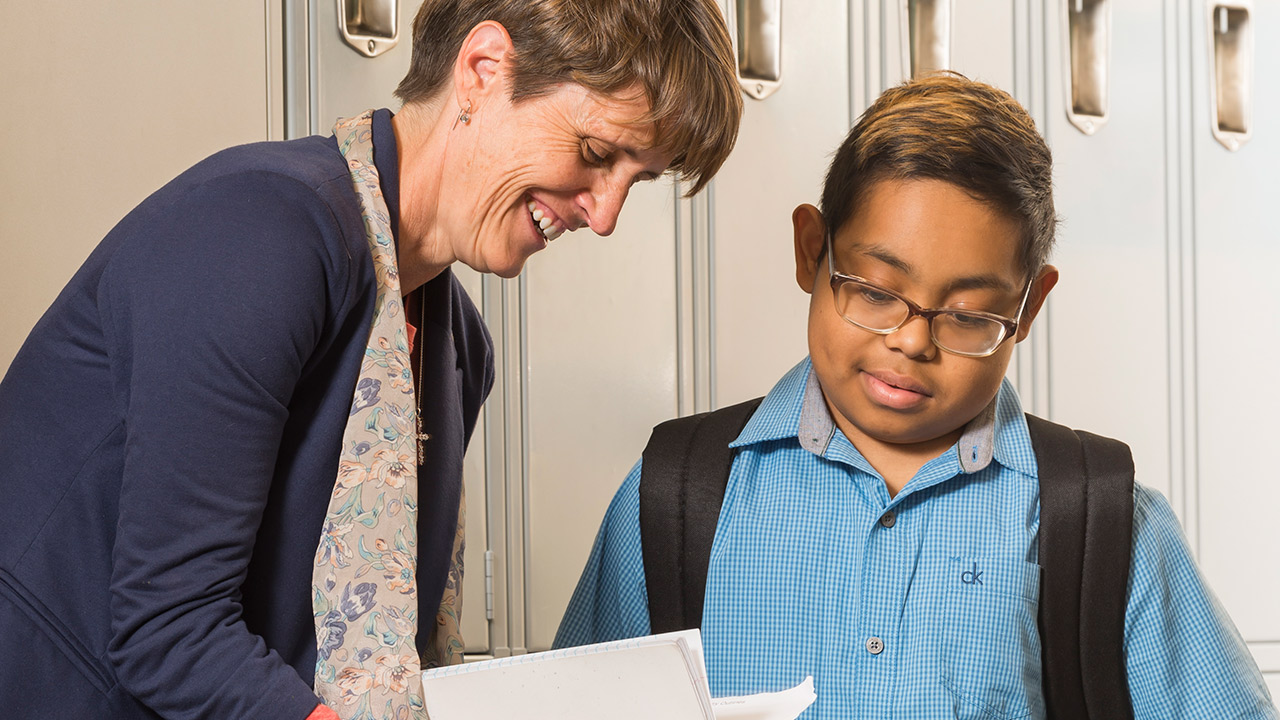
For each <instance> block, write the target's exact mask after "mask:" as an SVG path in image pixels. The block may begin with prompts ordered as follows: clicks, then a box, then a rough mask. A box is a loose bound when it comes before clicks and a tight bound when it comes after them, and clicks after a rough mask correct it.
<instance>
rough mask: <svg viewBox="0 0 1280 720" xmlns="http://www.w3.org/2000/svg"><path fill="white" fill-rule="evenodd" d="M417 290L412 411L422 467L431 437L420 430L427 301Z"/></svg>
mask: <svg viewBox="0 0 1280 720" xmlns="http://www.w3.org/2000/svg"><path fill="white" fill-rule="evenodd" d="M418 290H419V292H418V382H417V386H416V387H417V388H418V398H417V399H418V402H417V407H416V408H414V409H415V410H416V412H415V413H414V429H415V430H416V432H415V433H414V436H413V437H414V440H415V441H416V443H417V446H418V467H422V464H423V463H424V462H426V456H427V450H426V443H427V441H428V440H430V439H431V435H430V434H428V433H424V432H422V396H423V395H424V394H426V393H425V391H424V389H423V387H422V385H423V372H424V368H425V367H426V359H427V335H426V332H427V303H426V300H425V299H424V298H423V297H422V296H423V295H424V294H425V293H423V292H422V289H421V288H419V289H418Z"/></svg>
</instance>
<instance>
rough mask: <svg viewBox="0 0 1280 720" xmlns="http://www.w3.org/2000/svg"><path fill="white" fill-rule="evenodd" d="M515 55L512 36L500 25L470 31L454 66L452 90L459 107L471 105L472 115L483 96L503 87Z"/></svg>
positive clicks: (485, 24) (486, 23)
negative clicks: (509, 61)
mask: <svg viewBox="0 0 1280 720" xmlns="http://www.w3.org/2000/svg"><path fill="white" fill-rule="evenodd" d="M514 52H515V46H514V45H513V44H512V42H511V36H510V35H509V34H507V29H506V28H504V27H503V26H502V25H501V24H500V23H497V22H495V21H493V20H486V21H484V22H482V23H480V24H479V25H476V26H475V27H474V28H471V33H470V34H469V35H467V39H466V40H463V41H462V47H461V48H460V49H459V50H458V59H457V60H456V61H454V66H453V90H454V92H455V93H457V97H458V102H459V106H460V107H461V106H465V105H466V104H467V103H468V102H472V103H474V105H473V106H472V108H471V109H472V111H473V112H474V111H475V110H477V109H479V106H480V105H481V103H482V102H483V99H484V96H486V95H488V94H491V93H493V92H495V91H497V90H498V89H499V88H500V87H501V86H502V84H503V81H504V79H505V75H506V73H507V70H508V68H507V64H508V60H509V59H510V58H511V56H512V53H514ZM446 114H448V113H446Z"/></svg>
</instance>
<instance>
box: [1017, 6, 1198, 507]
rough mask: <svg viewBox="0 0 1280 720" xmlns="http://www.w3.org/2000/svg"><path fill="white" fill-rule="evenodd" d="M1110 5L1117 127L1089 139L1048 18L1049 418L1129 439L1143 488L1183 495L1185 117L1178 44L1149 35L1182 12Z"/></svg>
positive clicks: (1057, 22)
mask: <svg viewBox="0 0 1280 720" xmlns="http://www.w3.org/2000/svg"><path fill="white" fill-rule="evenodd" d="M1110 5H1111V12H1112V42H1111V43H1110V47H1109V52H1110V57H1109V58H1108V59H1107V60H1106V61H1105V62H1106V64H1107V70H1108V73H1109V82H1110V89H1109V98H1110V102H1109V107H1108V112H1109V116H1108V119H1107V121H1106V123H1105V125H1102V127H1101V128H1100V129H1098V130H1097V131H1096V133H1095V134H1093V135H1085V134H1084V133H1083V132H1081V131H1080V130H1078V129H1077V128H1076V127H1074V126H1072V124H1071V123H1070V122H1069V121H1068V118H1067V110H1068V107H1067V103H1068V102H1069V97H1070V92H1071V87H1070V83H1071V79H1070V74H1069V67H1070V66H1069V63H1070V50H1069V49H1068V47H1064V44H1063V38H1064V36H1065V35H1066V34H1067V30H1066V28H1064V22H1065V20H1064V18H1063V12H1062V9H1061V5H1059V4H1058V3H1050V6H1051V9H1050V10H1049V11H1047V12H1046V13H1045V30H1046V32H1045V35H1044V37H1045V38H1046V43H1045V57H1046V63H1045V68H1046V72H1045V77H1044V87H1045V92H1046V95H1045V103H1046V106H1047V113H1046V116H1045V120H1044V126H1043V128H1042V129H1043V132H1044V134H1045V136H1046V138H1047V139H1048V141H1049V144H1050V146H1051V147H1052V149H1053V159H1054V180H1055V183H1056V187H1055V188H1054V190H1055V193H1054V196H1055V199H1056V201H1057V209H1058V214H1059V216H1060V217H1061V218H1062V224H1061V226H1060V227H1059V236H1058V247H1057V250H1056V251H1055V253H1054V262H1055V264H1057V266H1058V267H1059V269H1060V270H1061V272H1062V279H1061V281H1060V282H1059V283H1058V287H1057V289H1055V290H1054V292H1053V295H1052V296H1051V297H1050V299H1049V307H1048V310H1047V313H1048V315H1047V319H1048V321H1049V322H1048V331H1049V340H1050V342H1049V344H1050V348H1051V353H1050V356H1049V360H1048V363H1049V371H1050V377H1051V382H1050V392H1049V398H1048V404H1047V407H1042V408H1041V409H1043V410H1047V411H1048V414H1049V417H1050V418H1051V419H1053V420H1056V421H1058V422H1061V423H1065V424H1067V425H1070V426H1072V427H1079V428H1085V429H1088V430H1091V431H1093V432H1097V433H1101V434H1103V435H1108V436H1111V437H1115V438H1120V439H1122V440H1124V441H1125V442H1126V443H1128V444H1129V445H1130V447H1132V448H1133V455H1134V463H1135V465H1136V467H1137V477H1138V480H1139V481H1141V482H1143V483H1144V484H1147V485H1150V486H1152V487H1154V488H1156V489H1158V490H1160V491H1161V492H1162V493H1164V494H1165V495H1166V496H1171V495H1174V496H1177V495H1179V494H1180V493H1181V490H1182V488H1181V485H1180V481H1181V478H1178V479H1177V480H1176V481H1175V480H1174V479H1173V473H1172V468H1171V467H1170V453H1171V449H1172V447H1173V439H1172V438H1171V437H1170V435H1171V433H1172V432H1174V430H1175V425H1174V424H1172V423H1171V408H1170V399H1169V398H1170V385H1171V377H1170V363H1169V362H1167V358H1169V357H1170V355H1171V354H1176V353H1179V352H1180V351H1179V349H1178V348H1177V346H1176V342H1177V337H1176V336H1174V335H1172V334H1171V332H1172V328H1173V327H1175V323H1177V322H1178V318H1177V305H1176V303H1172V302H1170V298H1171V293H1173V294H1174V295H1176V294H1177V293H1178V292H1179V290H1178V288H1176V287H1173V286H1171V285H1170V269H1169V266H1168V264H1167V259H1168V258H1169V257H1170V253H1173V252H1176V243H1177V242H1178V224H1177V222H1178V218H1177V214H1176V212H1175V213H1173V214H1172V217H1171V214H1170V207H1171V206H1172V203H1171V202H1170V199H1169V197H1168V196H1167V192H1168V190H1169V187H1170V186H1169V185H1168V184H1167V182H1166V178H1168V177H1169V176H1170V173H1171V172H1172V173H1176V172H1177V167H1176V164H1171V162H1170V159H1169V153H1170V151H1171V149H1172V146H1171V145H1170V142H1171V138H1170V136H1169V135H1168V130H1169V128H1168V127H1167V126H1166V123H1165V117H1166V114H1169V115H1170V116H1173V117H1176V114H1177V111H1178V110H1177V104H1176V103H1177V95H1176V93H1171V92H1169V90H1168V88H1166V85H1165V82H1164V79H1165V75H1164V67H1165V62H1166V52H1167V51H1171V50H1172V47H1171V45H1172V43H1173V42H1174V40H1175V38H1173V37H1172V36H1170V35H1168V34H1167V33H1166V32H1165V31H1164V30H1160V31H1153V28H1162V24H1161V20H1163V19H1168V20H1172V19H1173V18H1172V14H1173V13H1174V8H1173V6H1172V5H1171V4H1169V3H1166V2H1162V0H1140V1H1132V2H1111V3H1110ZM1164 27H1165V28H1168V27H1170V26H1169V25H1165V26H1164ZM1077 82H1081V81H1080V80H1078V81H1077ZM1178 442H1179V443H1180V442H1181V437H1180V436H1179V437H1178ZM1175 482H1176V483H1177V484H1178V486H1177V487H1175V486H1174V485H1175Z"/></svg>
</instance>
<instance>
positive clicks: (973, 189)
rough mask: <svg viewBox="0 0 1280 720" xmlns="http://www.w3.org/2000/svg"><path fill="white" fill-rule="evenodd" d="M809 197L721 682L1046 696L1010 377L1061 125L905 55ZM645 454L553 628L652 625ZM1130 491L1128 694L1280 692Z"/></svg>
mask: <svg viewBox="0 0 1280 720" xmlns="http://www.w3.org/2000/svg"><path fill="white" fill-rule="evenodd" d="M792 222H793V225H794V231H795V253H796V280H797V282H798V283H799V284H800V287H801V288H802V289H803V290H805V292H807V293H809V294H810V295H811V300H810V306H809V321H808V322H809V353H810V357H809V358H808V359H806V360H804V361H803V362H801V363H800V364H799V365H798V366H796V367H795V368H794V369H793V370H791V371H790V372H789V373H788V374H787V375H786V376H784V377H783V378H782V380H781V381H780V382H779V383H778V384H777V385H776V386H775V387H774V388H773V390H772V391H771V392H770V393H769V394H768V396H767V397H766V398H765V399H764V400H763V402H762V404H761V405H760V407H759V409H758V410H757V411H756V412H755V413H754V415H753V416H752V417H751V419H750V420H749V421H748V422H747V424H746V426H745V428H744V429H743V430H742V432H741V434H740V435H738V437H737V439H736V440H735V441H734V442H733V443H731V444H730V447H731V448H733V451H734V456H733V461H732V462H733V464H732V466H731V470H730V473H729V479H728V485H727V487H726V489H725V493H724V498H723V502H722V504H721V506H720V508H721V509H720V515H719V522H718V524H717V526H716V530H715V539H714V543H713V545H712V546H711V555H710V565H709V567H708V572H707V582H706V597H705V601H704V603H703V614H702V623H701V628H702V637H703V643H704V645H705V652H706V658H707V669H708V673H709V679H710V683H711V690H712V693H713V695H715V696H725V695H738V694H747V693H753V692H762V691H768V690H778V689H782V688H784V687H790V686H792V685H795V684H796V683H798V682H799V681H801V680H802V679H803V678H804V677H805V676H806V675H813V676H814V679H815V683H816V690H817V695H818V700H817V702H816V703H815V704H814V706H812V708H811V709H810V710H809V711H807V713H806V715H805V717H807V718H824V719H825V718H854V717H858V718H863V717H865V718H883V717H904V718H907V717H909V718H917V717H919V718H926V717H927V718H937V717H963V718H971V717H972V718H978V717H981V718H1022V717H1044V716H1045V713H1046V705H1045V698H1044V693H1043V690H1042V667H1041V640H1040V637H1039V633H1038V630H1037V609H1038V607H1039V600H1040V598H1039V593H1040V589H1039V579H1040V568H1039V566H1038V565H1037V564H1036V561H1037V557H1038V554H1037V553H1038V537H1039V526H1040V493H1039V486H1038V484H1037V478H1038V467H1037V462H1036V456H1035V454H1034V451H1033V448H1032V445H1031V440H1030V436H1029V431H1028V429H1027V421H1026V419H1025V418H1024V416H1023V413H1022V409H1021V406H1020V404H1019V401H1018V397H1017V394H1016V393H1015V391H1014V390H1013V387H1012V386H1011V385H1010V384H1009V383H1007V382H1005V381H1004V380H1003V378H1004V374H1005V371H1006V369H1007V367H1008V364H1009V359H1010V357H1011V355H1012V353H1013V346H1014V343H1015V342H1019V341H1021V340H1022V339H1023V338H1025V337H1026V336H1027V334H1028V332H1029V330H1030V327H1031V323H1032V322H1033V321H1034V319H1035V317H1036V315H1037V313H1038V312H1039V311H1040V309H1041V308H1042V307H1043V304H1044V300H1045V297H1046V296H1047V295H1048V293H1049V291H1050V290H1052V289H1053V287H1054V285H1055V284H1056V283H1057V280H1058V271H1057V270H1056V269H1055V268H1054V267H1053V266H1051V265H1048V264H1046V260H1047V258H1048V254H1049V250H1050V246H1051V244H1052V241H1053V234H1054V228H1055V224H1056V218H1055V215H1054V210H1053V198H1052V167H1051V158H1050V154H1049V150H1048V148H1047V147H1046V146H1045V143H1044V141H1043V140H1042V139H1041V137H1040V136H1039V134H1038V133H1037V132H1036V129H1035V126H1034V123H1033V122H1032V120H1031V118H1030V117H1029V116H1028V115H1027V114H1026V112H1025V111H1024V110H1023V109H1022V108H1021V107H1020V106H1019V105H1018V104H1017V103H1016V102H1015V101H1014V100H1013V99H1012V98H1011V97H1009V96H1008V95H1007V94H1005V93H1004V92H1002V91H1000V90H997V89H995V88H992V87H989V86H987V85H983V84H980V83H975V82H970V81H968V80H966V79H964V78H963V77H959V76H955V75H940V76H933V77H929V78H925V79H922V80H917V81H912V82H909V83H907V84H905V85H902V86H900V87H897V88H894V89H892V90H890V91H888V92H886V93H885V94H884V95H883V96H881V98H880V99H879V100H878V101H877V102H876V103H875V105H873V106H872V107H871V108H870V109H869V110H867V112H866V114H865V115H864V116H863V117H862V118H861V119H860V120H859V122H858V124H857V125H856V126H855V127H854V128H853V130H852V131H851V133H850V134H849V137H848V138H847V139H846V140H845V142H844V144H843V145H842V146H841V147H840V149H839V151H838V152H837V154H836V156H835V159H834V161H833V162H832V165H831V168H830V170H829V171H828V174H827V178H826V183H825V187H824V189H823V195H822V209H821V211H819V209H818V208H815V207H813V206H811V205H802V206H800V207H799V208H797V209H796V210H795V212H794V213H793V214H792ZM921 308H929V309H928V310H924V311H923V312H922V311H921ZM939 309H941V310H940V311H939ZM640 477H641V467H640V465H637V466H636V468H635V469H633V470H632V472H631V474H630V475H629V476H628V477H627V479H626V481H625V482H624V483H623V485H622V488H621V490H619V492H618V495H617V496H616V498H615V499H614V501H613V503H612V505H611V506H610V508H609V511H608V514H607V515H606V517H605V520H604V524H603V526H602V527H601V530H600V534H599V537H598V538H597V540H596V544H595V546H594V548H593V549H592V554H591V557H590V559H589V560H588V562H587V567H586V570H585V572H584V574H583V577H582V580H581V582H580V583H579V585H578V588H577V591H576V592H575V593H574V596H573V599H572V601H571V602H570V604H569V608H568V611H567V612H566V614H565V618H564V621H563V622H562V624H561V626H560V631H559V633H558V635H557V638H556V645H557V646H566V645H579V644H584V643H590V642H602V641H606V640H612V639H617V638H622V637H631V636H639V635H645V634H648V633H649V632H650V619H649V607H648V598H647V594H646V584H645V571H644V567H645V566H644V560H643V558H642V553H641V541H640V523H639V505H640V503H639V481H640ZM1133 495H1134V498H1133V499H1134V510H1133V552H1132V568H1131V571H1130V575H1129V578H1130V579H1129V590H1128V596H1127V600H1126V604H1125V608H1124V661H1123V662H1124V668H1125V671H1126V674H1127V681H1128V690H1129V695H1130V697H1131V700H1132V705H1133V709H1134V716H1135V717H1138V718H1153V717H1160V718H1191V717H1197V718H1199V717H1232V718H1275V717H1276V713H1275V708H1274V706H1273V705H1272V702H1271V700H1270V697H1269V694H1268V692H1267V689H1266V686H1265V685H1264V684H1263V681H1262V678H1261V675H1260V673H1259V672H1258V670H1257V667H1256V665H1255V664H1254V662H1253V660H1252V658H1251V657H1250V656H1249V654H1248V652H1247V650H1246V648H1245V646H1244V643H1243V641H1242V640H1241V638H1240V636H1239V634H1238V633H1237V632H1236V630H1235V628H1234V627H1233V626H1232V625H1231V622H1230V620H1229V619H1227V617H1226V616H1225V614H1224V613H1223V612H1222V610H1221V608H1220V607H1219V606H1218V604H1217V602H1216V600H1214V599H1213V597H1212V595H1211V594H1210V593H1209V591H1208V589H1207V588H1206V587H1205V585H1204V582H1203V580H1202V579H1201V577H1200V576H1199V573H1198V571H1197V569H1196V567H1195V565H1194V563H1193V561H1192V559H1191V557H1190V554H1189V552H1188V550H1187V548H1186V545H1185V543H1184V542H1183V540H1182V536H1181V531H1180V529H1179V526H1178V523H1177V520H1176V518H1175V517H1174V515H1173V513H1172V511H1171V510H1170V508H1169V506H1168V504H1167V503H1166V502H1165V500H1164V499H1163V498H1162V497H1161V496H1160V495H1159V494H1158V493H1156V492H1154V491H1152V490H1150V489H1148V488H1145V487H1142V486H1140V485H1135V486H1134V492H1133Z"/></svg>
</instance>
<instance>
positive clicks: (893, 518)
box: [880, 510, 898, 528]
mask: <svg viewBox="0 0 1280 720" xmlns="http://www.w3.org/2000/svg"><path fill="white" fill-rule="evenodd" d="M897 523H898V516H897V515H895V514H894V512H893V511H892V510H890V511H889V512H887V513H885V514H883V515H881V516H880V524H881V525H883V526H885V527H887V528H891V527H893V526H894V525H896V524H897Z"/></svg>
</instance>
